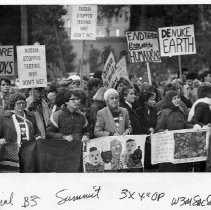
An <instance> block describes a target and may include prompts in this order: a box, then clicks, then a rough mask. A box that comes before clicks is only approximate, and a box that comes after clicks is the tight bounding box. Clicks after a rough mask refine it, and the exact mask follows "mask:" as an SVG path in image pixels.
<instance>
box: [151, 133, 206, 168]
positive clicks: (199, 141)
mask: <svg viewBox="0 0 211 210" xmlns="http://www.w3.org/2000/svg"><path fill="white" fill-rule="evenodd" d="M209 135H210V132H209V131H208V130H207V129H201V130H198V131H196V130H194V129H184V130H176V131H168V132H161V133H157V134H153V135H151V146H152V153H151V154H152V164H157V163H165V162H172V163H186V162H196V161H205V160H206V158H207V150H208V142H209V141H208V140H209Z"/></svg>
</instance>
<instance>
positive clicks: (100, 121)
mask: <svg viewBox="0 0 211 210" xmlns="http://www.w3.org/2000/svg"><path fill="white" fill-rule="evenodd" d="M118 109H119V110H120V112H121V117H120V122H119V134H123V133H124V132H125V131H128V132H129V133H131V132H132V128H131V125H130V119H129V114H128V111H127V110H126V109H125V108H122V107H119V108H118ZM111 132H112V133H117V132H118V130H117V127H116V125H115V122H114V119H113V116H112V114H111V111H110V109H109V108H108V107H105V108H103V109H101V110H100V111H98V113H97V121H96V124H95V132H94V134H95V137H102V136H109V134H110V133H111Z"/></svg>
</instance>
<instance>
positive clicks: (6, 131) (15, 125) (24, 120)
mask: <svg viewBox="0 0 211 210" xmlns="http://www.w3.org/2000/svg"><path fill="white" fill-rule="evenodd" d="M9 106H10V109H11V110H13V111H10V112H9V111H8V112H5V113H4V114H3V115H2V116H0V139H1V140H0V171H1V172H20V171H21V172H22V171H23V164H22V160H23V152H24V147H26V146H27V145H29V144H33V142H34V141H35V138H40V132H39V130H38V128H37V124H36V120H35V117H34V115H33V114H31V113H29V112H27V111H26V110H25V108H26V99H25V98H24V97H23V96H22V95H21V94H19V93H15V94H13V95H12V97H11V99H10V103H9ZM25 167H26V165H25Z"/></svg>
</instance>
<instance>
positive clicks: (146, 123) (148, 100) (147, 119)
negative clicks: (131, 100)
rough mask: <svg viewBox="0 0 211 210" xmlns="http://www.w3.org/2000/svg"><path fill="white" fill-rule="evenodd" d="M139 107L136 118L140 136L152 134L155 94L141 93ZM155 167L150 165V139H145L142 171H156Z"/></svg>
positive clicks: (154, 125)
mask: <svg viewBox="0 0 211 210" xmlns="http://www.w3.org/2000/svg"><path fill="white" fill-rule="evenodd" d="M139 104H140V106H139V107H138V108H137V109H136V114H137V116H138V117H139V118H140V119H141V130H142V132H141V134H151V133H154V131H155V127H156V121H157V109H156V107H155V104H156V100H155V94H154V93H151V92H142V93H141V94H140V95H139ZM156 170H157V165H152V164H151V139H150V136H148V137H147V138H146V143H145V158H144V171H146V172H147V171H149V172H150V171H156Z"/></svg>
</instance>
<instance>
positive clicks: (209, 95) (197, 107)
mask: <svg viewBox="0 0 211 210" xmlns="http://www.w3.org/2000/svg"><path fill="white" fill-rule="evenodd" d="M197 95H198V98H199V99H198V100H197V101H196V102H195V103H194V104H193V106H192V108H191V109H190V112H189V116H188V121H190V122H191V123H193V124H198V125H200V126H201V127H203V126H204V125H210V124H211V85H210V84H209V83H207V84H206V83H205V84H204V85H201V86H199V87H198V91H197Z"/></svg>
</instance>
